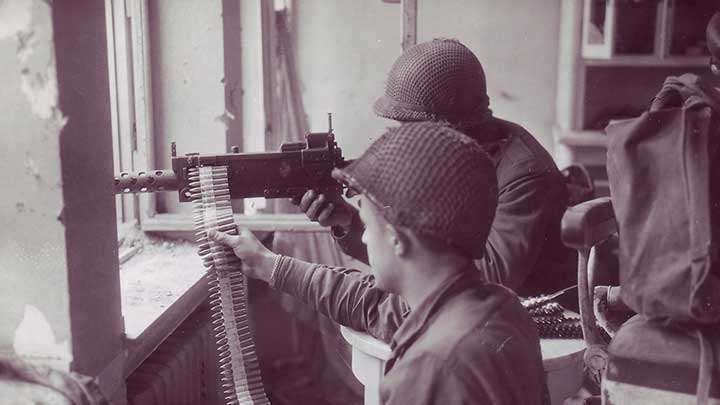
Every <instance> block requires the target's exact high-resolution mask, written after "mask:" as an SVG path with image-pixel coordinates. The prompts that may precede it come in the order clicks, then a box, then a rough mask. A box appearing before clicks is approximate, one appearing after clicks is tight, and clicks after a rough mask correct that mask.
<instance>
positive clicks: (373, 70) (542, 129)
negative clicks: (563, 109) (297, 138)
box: [295, 0, 560, 157]
mask: <svg viewBox="0 0 720 405" xmlns="http://www.w3.org/2000/svg"><path fill="white" fill-rule="evenodd" d="M295 6H296V7H297V8H298V10H297V18H298V20H297V23H296V25H295V26H296V27H297V31H296V32H297V49H298V53H297V55H298V64H299V73H300V77H301V81H302V88H303V101H304V104H305V110H306V113H307V114H308V118H309V122H310V128H311V129H313V130H323V129H325V127H326V115H325V113H326V112H327V111H332V112H333V113H334V116H335V120H334V127H335V128H336V131H335V132H336V134H337V137H338V140H339V143H340V145H341V147H342V148H343V150H344V151H345V155H346V157H357V156H358V155H359V154H360V153H362V151H363V150H364V149H365V148H366V147H367V146H368V145H369V144H370V142H371V141H372V139H373V138H374V137H377V136H378V135H379V134H380V133H381V132H382V130H383V128H384V127H386V126H387V125H389V124H392V122H391V121H388V120H385V119H381V118H378V117H376V116H375V114H374V113H373V112H372V103H373V102H374V101H375V99H376V98H377V97H378V96H380V95H381V94H382V91H383V89H384V81H385V76H386V75H387V73H388V71H389V69H390V67H391V65H392V62H393V61H394V60H395V58H397V56H399V55H400V53H401V48H400V15H401V8H400V5H399V4H388V3H384V2H382V1H381V0H371V1H362V2H360V1H352V0H338V1H332V2H328V1H322V0H303V1H302V2H300V1H298V2H295ZM559 24H560V0H548V1H536V0H510V1H492V0H456V1H452V2H447V1H442V2H441V1H432V0H420V1H418V26H417V28H418V41H426V40H430V39H433V38H437V37H449V38H456V39H459V40H460V41H462V42H463V43H464V44H465V45H467V46H468V47H469V48H470V49H471V50H472V51H473V52H474V53H475V54H476V55H477V56H478V58H479V59H480V61H481V62H482V64H483V67H484V68H485V73H486V75H487V80H488V92H489V95H490V100H491V108H492V109H493V111H494V112H495V114H496V115H497V116H499V117H501V118H505V119H510V120H512V121H516V122H518V123H519V124H521V125H523V126H525V127H526V128H527V129H528V130H530V132H532V133H533V134H534V135H535V137H536V138H537V139H538V140H539V141H540V142H541V143H542V144H543V145H544V146H545V147H546V148H547V149H548V150H550V151H552V143H553V142H552V126H553V123H554V120H555V94H556V80H557V79H556V77H557V59H558V48H559V45H558V40H559V38H558V37H559Z"/></svg>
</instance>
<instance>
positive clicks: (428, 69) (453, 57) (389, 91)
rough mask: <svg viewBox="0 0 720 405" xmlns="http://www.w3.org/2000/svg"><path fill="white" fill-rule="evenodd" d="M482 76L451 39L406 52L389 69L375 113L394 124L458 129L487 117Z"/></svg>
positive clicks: (462, 47)
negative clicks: (444, 124) (423, 123)
mask: <svg viewBox="0 0 720 405" xmlns="http://www.w3.org/2000/svg"><path fill="white" fill-rule="evenodd" d="M488 107H489V100H488V96H487V89H486V85H485V72H484V71H483V68H482V65H481V64H480V61H478V59H477V57H475V55H474V54H473V53H472V52H471V51H470V50H469V49H468V48H467V47H466V46H465V45H463V44H461V43H460V42H459V41H457V40H453V39H435V40H432V41H429V42H423V43H420V44H417V45H414V46H412V47H410V48H408V49H407V50H406V51H405V52H403V54H402V55H400V57H399V58H398V59H397V60H396V61H395V63H394V64H393V67H392V69H391V70H390V73H389V74H388V78H387V82H386V85H385V95H384V96H382V97H380V98H379V99H378V100H377V101H376V102H375V104H374V110H375V113H376V114H378V115H380V116H382V117H385V118H390V119H393V120H396V121H447V122H448V123H450V124H452V125H453V126H456V127H458V128H465V127H472V126H476V125H477V124H480V123H482V122H483V121H485V120H486V119H487V117H488V116H489V115H490V110H489V108H488Z"/></svg>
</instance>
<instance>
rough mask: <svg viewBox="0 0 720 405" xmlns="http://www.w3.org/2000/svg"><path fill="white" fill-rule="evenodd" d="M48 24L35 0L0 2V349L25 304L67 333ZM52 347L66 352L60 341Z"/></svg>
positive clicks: (57, 334)
mask: <svg viewBox="0 0 720 405" xmlns="http://www.w3.org/2000/svg"><path fill="white" fill-rule="evenodd" d="M52 28H53V27H52V21H51V9H50V7H49V6H48V5H47V4H45V3H44V2H42V1H34V2H33V1H15V0H9V1H6V2H3V3H0V83H1V84H0V87H2V89H3V90H2V92H1V93H0V94H1V95H0V111H2V114H0V128H1V131H2V132H1V134H2V145H3V147H2V149H0V173H2V175H0V188H2V189H3V190H5V191H4V193H3V194H4V195H5V198H2V199H0V286H2V288H1V289H2V291H3V293H2V294H0V320H2V323H0V351H10V352H12V351H13V348H12V343H13V339H14V335H15V332H16V328H17V327H18V325H19V323H20V321H21V319H22V317H23V314H24V311H25V305H31V306H32V307H33V308H37V310H38V311H39V313H41V314H43V315H42V316H38V318H39V317H44V318H46V320H47V321H48V322H49V326H50V329H51V330H52V332H53V333H54V339H55V340H56V341H57V342H64V343H63V346H64V345H66V344H69V339H70V328H69V324H67V323H66V322H63V321H62V320H63V319H67V318H68V316H69V304H68V294H67V286H68V281H67V275H66V273H65V272H64V271H58V269H62V268H63V267H65V265H66V263H65V258H64V251H65V227H64V226H63V223H62V222H61V221H60V214H61V211H62V208H63V202H62V187H61V178H60V158H59V154H58V149H59V145H60V129H61V128H62V125H63V121H64V118H63V116H62V113H61V112H60V111H59V110H57V103H58V94H57V91H58V89H57V80H56V73H55V57H54V46H53V42H52V34H53V32H52ZM38 230H42V233H38ZM29 280H43V282H42V283H40V282H38V283H33V282H32V281H29ZM49 286H54V288H50V287H49ZM30 313H31V314H33V313H34V314H36V315H37V314H38V312H36V311H35V310H34V309H31V310H30ZM21 340H22V341H23V342H25V343H23V344H22V345H25V344H27V343H30V340H28V339H25V338H23V339H21ZM21 350H22V348H21ZM30 350H31V351H32V350H33V349H32V348H31V349H30ZM59 350H62V351H63V352H64V354H61V355H64V356H69V353H68V352H67V350H68V348H67V347H65V348H62V349H60V348H59Z"/></svg>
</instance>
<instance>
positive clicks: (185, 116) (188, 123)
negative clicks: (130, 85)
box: [149, 0, 231, 212]
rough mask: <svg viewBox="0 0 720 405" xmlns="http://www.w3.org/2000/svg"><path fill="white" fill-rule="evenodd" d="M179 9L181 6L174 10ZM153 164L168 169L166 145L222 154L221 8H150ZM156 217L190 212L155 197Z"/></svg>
mask: <svg viewBox="0 0 720 405" xmlns="http://www.w3.org/2000/svg"><path fill="white" fill-rule="evenodd" d="M178 3H181V6H179V4H178ZM149 5H150V9H149V17H150V52H151V61H150V63H151V66H152V73H151V74H152V86H153V106H154V110H153V113H154V117H153V119H154V124H155V128H154V130H155V135H156V140H157V141H156V145H155V147H156V162H157V164H158V166H161V167H170V142H171V141H175V142H177V148H178V153H180V154H184V153H188V152H200V153H222V152H225V150H226V145H225V129H226V127H225V124H224V123H223V120H225V119H231V118H230V116H229V115H226V114H224V113H225V88H224V84H223V76H224V66H223V28H222V4H221V2H207V1H205V0H183V1H182V2H178V1H177V0H160V1H151V2H149ZM158 202H159V209H160V211H161V212H163V211H168V212H177V211H178V210H184V211H189V210H190V209H191V208H192V207H190V206H189V204H183V205H182V206H181V205H180V204H179V203H178V201H177V195H176V194H172V193H161V194H158Z"/></svg>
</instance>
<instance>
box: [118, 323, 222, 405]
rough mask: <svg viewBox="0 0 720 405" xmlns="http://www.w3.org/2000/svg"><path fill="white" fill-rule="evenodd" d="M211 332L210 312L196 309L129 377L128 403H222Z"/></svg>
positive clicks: (135, 404) (131, 404)
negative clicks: (217, 383)
mask: <svg viewBox="0 0 720 405" xmlns="http://www.w3.org/2000/svg"><path fill="white" fill-rule="evenodd" d="M210 336H211V335H210V330H209V320H208V312H207V311H202V310H198V311H196V312H195V313H194V314H193V315H191V316H190V318H188V319H187V320H186V321H185V322H183V324H182V325H180V327H179V328H178V329H177V330H176V331H175V332H173V334H172V335H170V336H169V337H168V338H167V339H166V340H165V341H164V342H163V343H162V344H161V345H160V346H159V347H158V348H157V350H156V351H155V352H153V354H152V355H150V356H149V357H148V358H147V359H146V360H145V361H144V362H143V363H142V364H141V365H140V367H138V368H137V370H135V372H133V373H132V374H131V375H130V377H129V378H128V379H127V399H128V404H130V405H165V404H167V405H185V404H187V405H203V404H207V405H214V404H219V403H220V402H219V398H218V396H217V386H216V381H217V356H216V354H215V344H214V342H213V341H212V339H211V338H210Z"/></svg>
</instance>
